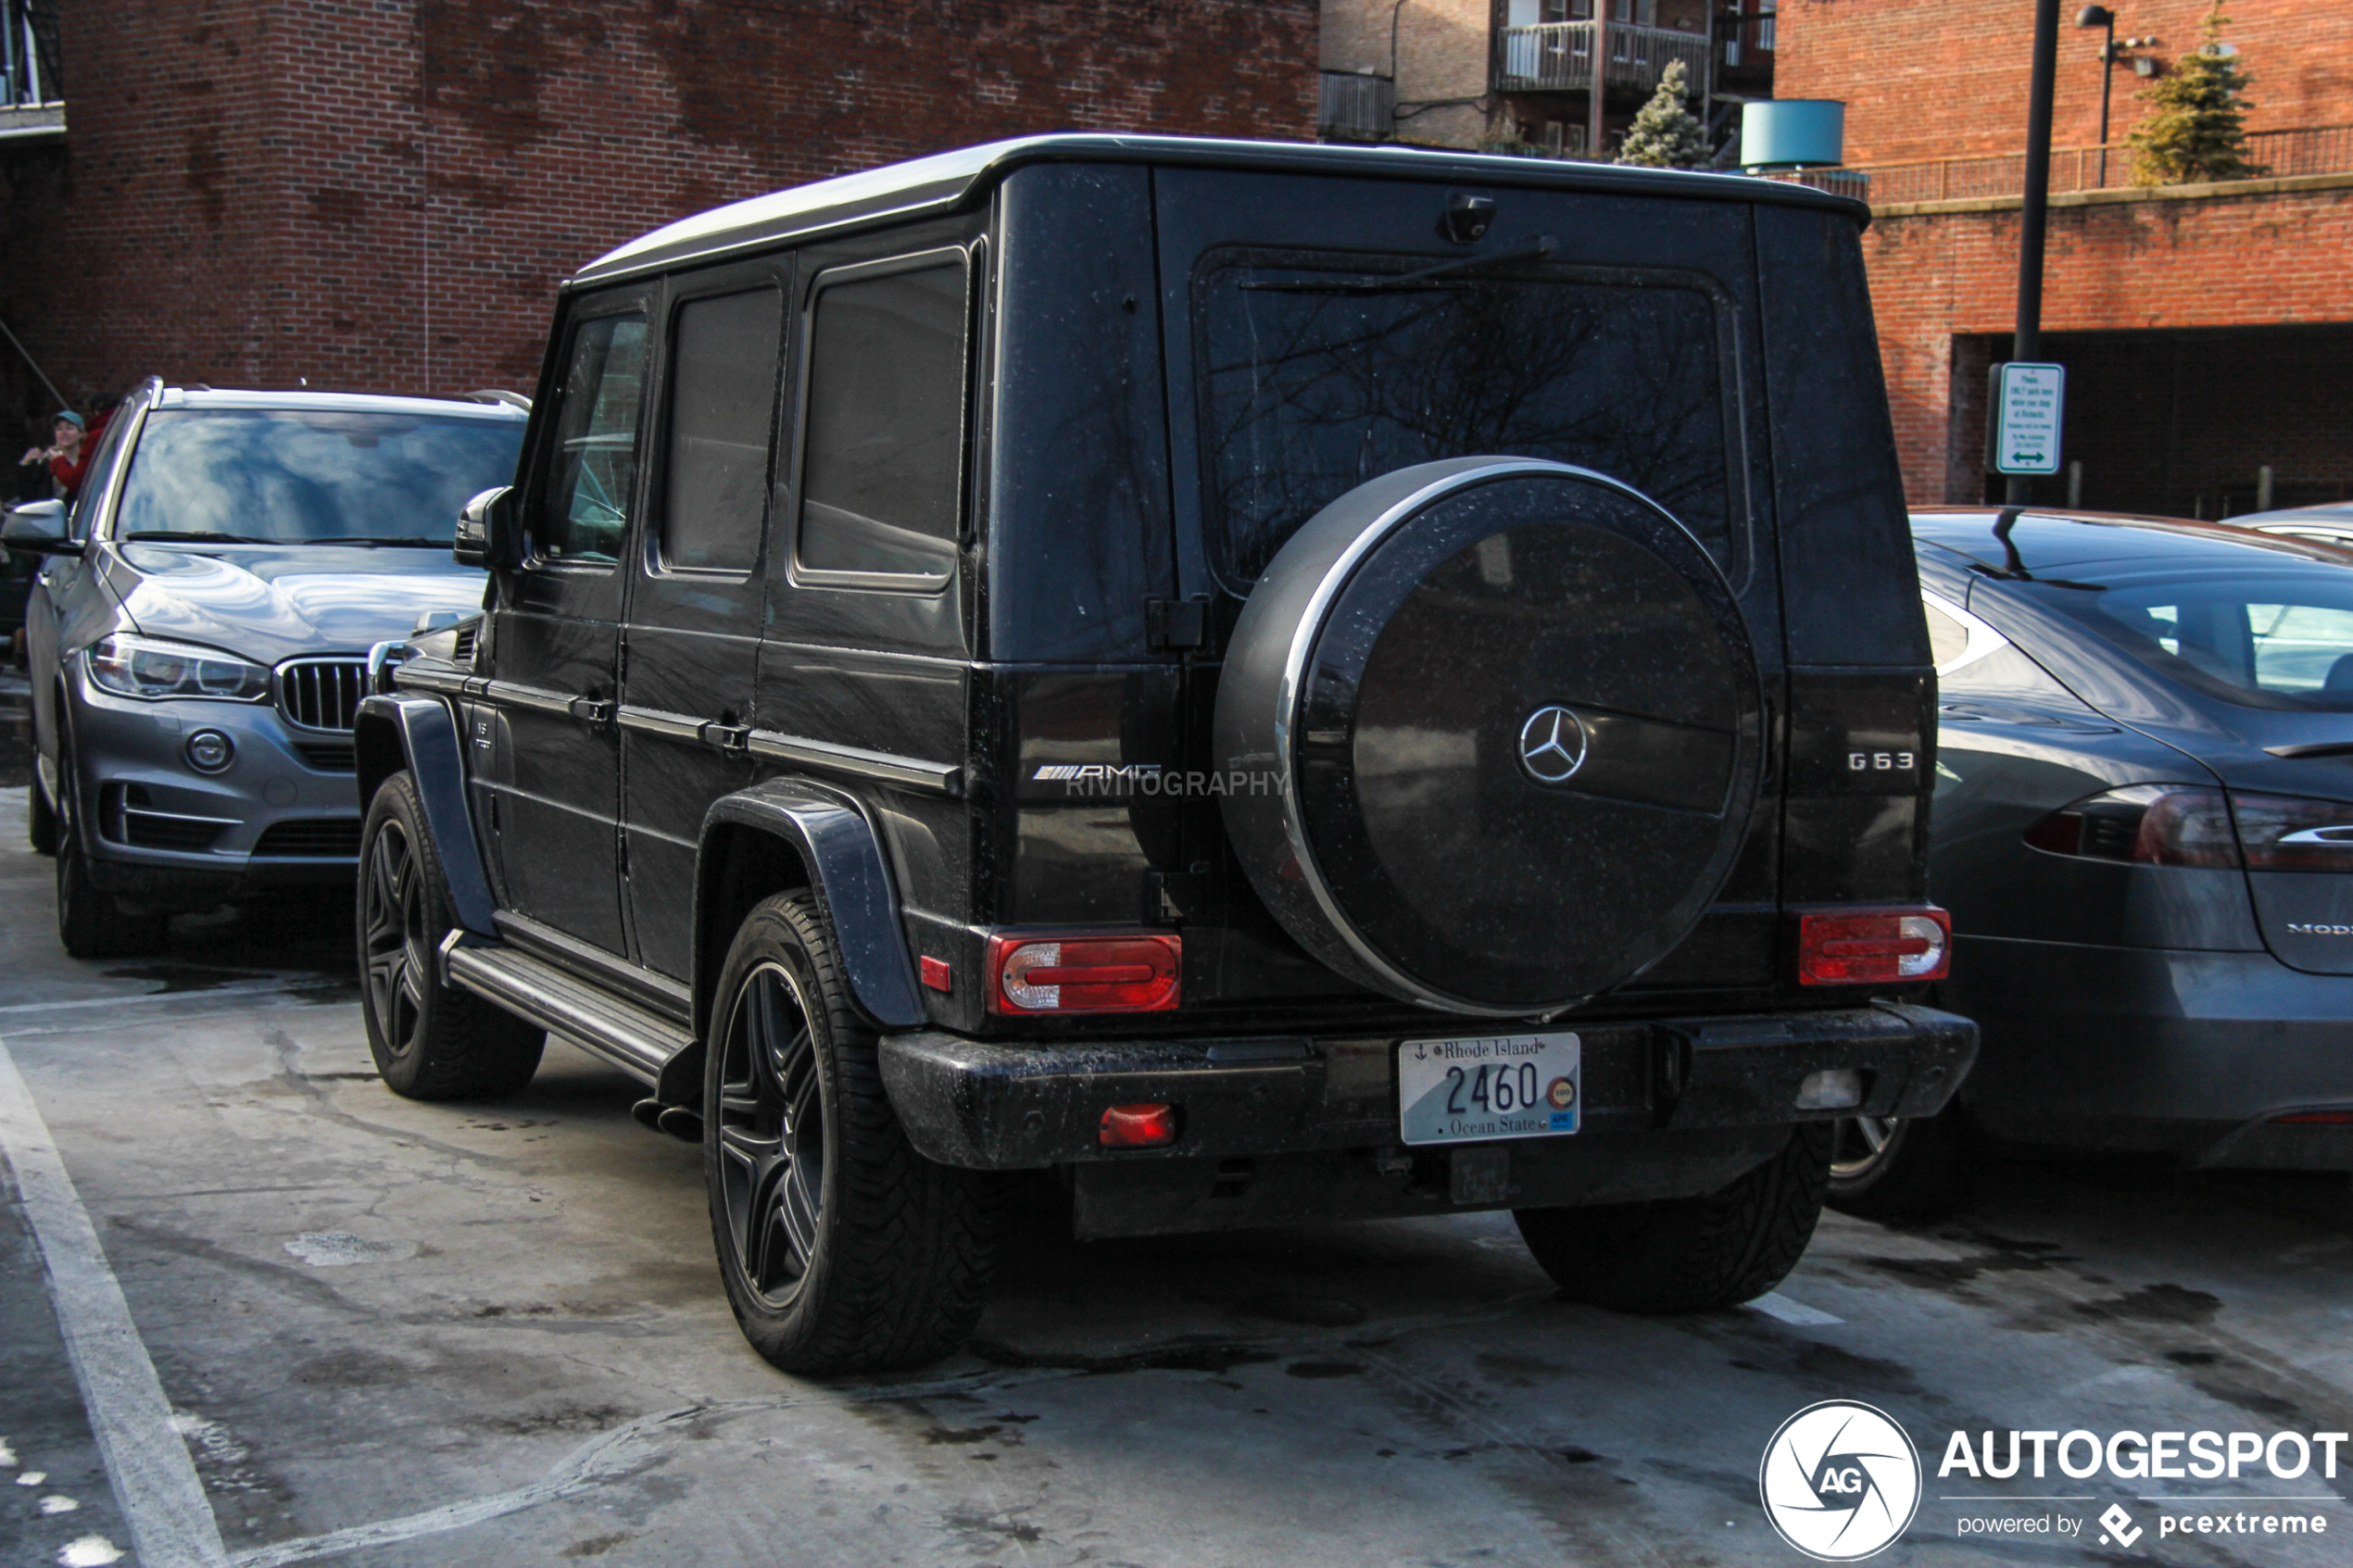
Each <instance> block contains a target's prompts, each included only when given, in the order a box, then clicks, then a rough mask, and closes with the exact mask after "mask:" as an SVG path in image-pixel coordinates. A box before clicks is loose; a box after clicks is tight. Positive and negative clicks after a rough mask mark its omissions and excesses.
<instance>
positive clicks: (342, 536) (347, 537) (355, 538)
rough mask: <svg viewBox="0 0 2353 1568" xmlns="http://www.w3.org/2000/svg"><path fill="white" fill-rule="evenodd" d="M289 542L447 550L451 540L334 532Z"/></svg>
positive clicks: (297, 543)
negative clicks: (322, 537) (321, 537)
mask: <svg viewBox="0 0 2353 1568" xmlns="http://www.w3.org/2000/svg"><path fill="white" fill-rule="evenodd" d="M288 543H289V544H295V545H393V546H399V547H400V548H402V549H412V550H415V549H424V550H446V549H447V548H448V547H449V541H448V540H447V539H421V538H418V537H416V536H415V535H413V534H410V535H407V536H395V535H392V534H386V533H334V534H330V535H329V536H327V537H326V538H324V539H294V540H289V541H288Z"/></svg>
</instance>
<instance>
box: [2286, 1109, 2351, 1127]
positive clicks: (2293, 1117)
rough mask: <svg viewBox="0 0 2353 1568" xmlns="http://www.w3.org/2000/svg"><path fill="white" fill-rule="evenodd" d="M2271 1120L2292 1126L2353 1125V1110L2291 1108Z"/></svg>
mask: <svg viewBox="0 0 2353 1568" xmlns="http://www.w3.org/2000/svg"><path fill="white" fill-rule="evenodd" d="M2271 1120H2272V1122H2273V1123H2286V1124H2288V1125H2289V1126H2292V1127H2353V1110H2291V1111H2289V1112H2288V1113H2287V1114H2286V1115H2284V1116H2274V1117H2272V1118H2271Z"/></svg>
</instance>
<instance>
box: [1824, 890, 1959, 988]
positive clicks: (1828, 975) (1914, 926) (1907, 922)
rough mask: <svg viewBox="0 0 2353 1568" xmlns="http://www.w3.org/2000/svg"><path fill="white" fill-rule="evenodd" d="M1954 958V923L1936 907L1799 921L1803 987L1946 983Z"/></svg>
mask: <svg viewBox="0 0 2353 1568" xmlns="http://www.w3.org/2000/svg"><path fill="white" fill-rule="evenodd" d="M1952 952H1953V920H1952V917H1951V916H1950V915H1947V914H1946V913H1945V912H1944V910H1943V909H1938V908H1937V907H1936V906H1935V905H1933V904H1921V905H1915V906H1913V907H1911V908H1908V909H1840V910H1837V911H1835V912H1825V913H1820V914H1800V915H1799V916H1798V917H1797V979H1798V983H1799V984H1800V985H1870V984H1873V983H1881V984H1884V983H1887V982H1890V981H1907V980H1942V979H1944V974H1945V971H1946V970H1947V969H1948V968H1949V967H1950V965H1951V961H1952Z"/></svg>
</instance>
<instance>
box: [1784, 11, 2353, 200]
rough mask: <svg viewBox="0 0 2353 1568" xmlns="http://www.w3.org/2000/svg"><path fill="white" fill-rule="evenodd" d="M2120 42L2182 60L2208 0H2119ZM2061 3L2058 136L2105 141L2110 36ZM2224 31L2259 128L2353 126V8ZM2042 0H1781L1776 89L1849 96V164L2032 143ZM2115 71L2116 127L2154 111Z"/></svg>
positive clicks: (2248, 20) (2268, 15)
mask: <svg viewBox="0 0 2353 1568" xmlns="http://www.w3.org/2000/svg"><path fill="white" fill-rule="evenodd" d="M2108 8H2109V9H2110V10H2112V11H2114V12H2115V13H2116V22H2117V27H2116V31H2117V36H2118V37H2119V38H2128V37H2146V36H2154V37H2156V38H2158V39H2159V40H2161V43H2160V44H2159V46H2158V47H2157V48H2155V49H2153V50H2148V51H2145V53H2148V54H2151V55H2154V56H2156V57H2157V58H2158V59H2159V60H2161V61H2164V62H2167V63H2171V61H2172V60H2173V59H2175V58H2177V57H2178V56H2180V55H2182V54H2183V53H2184V52H2185V51H2187V50H2189V49H2191V48H2194V47H2196V44H2197V42H2198V37H2199V34H2198V25H2199V22H2200V20H2201V19H2203V18H2204V17H2205V15H2206V12H2207V8H2208V6H2207V0H2112V3H2111V4H2110V5H2109V6H2108ZM2079 9H2081V7H2080V6H2076V5H2075V4H2074V3H2073V0H2068V3H2067V4H2066V5H2064V6H2061V7H2060V13H2061V14H2060V19H2059V53H2058V69H2057V77H2056V94H2055V98H2054V102H2053V108H2052V122H2051V123H2052V144H2054V145H2056V146H2061V147H2074V146H2090V145H2092V144H2095V143H2096V142H2097V141H2098V140H2099V124H2100V63H2099V49H2100V37H2101V35H2100V34H2099V33H2098V32H2096V31H2079V30H2078V29H2077V28H2075V27H2074V26H2073V25H2072V24H2073V22H2074V19H2075V13H2076V11H2077V10H2079ZM2229 14H2230V18H2231V21H2230V25H2229V27H2228V28H2227V29H2226V30H2225V32H2224V37H2226V38H2227V39H2229V40H2230V41H2232V42H2233V43H2234V44H2237V45H2238V47H2239V55H2240V63H2241V64H2242V65H2243V66H2244V67H2245V68H2246V69H2247V70H2248V71H2249V72H2250V73H2251V74H2252V75H2253V76H2254V78H2255V85H2254V87H2253V89H2252V91H2251V93H2250V94H2249V97H2250V98H2251V100H2252V102H2253V105H2254V107H2253V109H2252V112H2250V113H2249V115H2248V116H2247V127H2248V129H2249V130H2254V131H2264V130H2274V129H2284V128H2286V127H2290V126H2301V125H2342V124H2345V123H2347V122H2348V121H2353V5H2346V4H2344V3H2343V0H2232V4H2231V6H2230V7H2229ZM2033 27H2034V7H2033V6H2032V5H2031V4H2029V3H2028V0H1868V3H1864V0H1782V5H1781V8H1780V25H1779V28H1778V30H1777V31H1778V33H1779V39H1778V46H1777V49H1776V56H1775V66H1774V82H1773V93H1774V95H1775V96H1776V97H1781V98H1840V99H1843V100H1844V101H1845V103H1846V161H1847V162H1848V163H1850V164H1868V163H1892V162H1901V161H1905V160H1908V159H1913V158H1942V157H1964V156H1968V155H1972V154H1980V153H2014V152H2017V151H2019V150H2020V147H2021V145H2022V144H2023V142H2024V139H2025V134H2026V132H2025V126H2026V86H2027V76H2028V72H2029V69H2030V68H2031V66H2032V58H2033V50H2034V39H2033ZM2144 85H2145V82H2143V81H2142V80H2141V79H2140V78H2139V77H2136V76H2134V75H2133V72H2132V70H2131V69H2130V68H2129V67H2127V66H2123V65H2121V64H2120V65H2119V66H2118V68H2117V70H2116V79H2115V89H2114V91H2115V97H2114V110H2113V114H2114V119H2113V127H2114V128H2113V130H2112V131H2111V132H2110V136H2111V138H2112V139H2115V140H2121V139H2122V137H2123V135H2124V133H2125V132H2128V131H2130V130H2131V129H2132V127H2133V123H2134V122H2135V121H2136V120H2137V119H2139V118H2140V117H2141V115H2142V114H2143V113H2144V112H2145V107H2144V106H2142V105H2140V104H2136V103H2134V102H2133V96H2132V94H2133V92H2134V91H2135V90H2136V89H2138V88H2140V87H2142V86H2144Z"/></svg>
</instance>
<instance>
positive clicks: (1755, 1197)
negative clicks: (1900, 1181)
mask: <svg viewBox="0 0 2353 1568" xmlns="http://www.w3.org/2000/svg"><path fill="white" fill-rule="evenodd" d="M1830 1162H1831V1124H1830V1123H1827V1122H1806V1123H1799V1124H1798V1125H1796V1126H1794V1127H1793V1128H1791V1129H1790V1137H1789V1142H1788V1143H1786V1144H1785V1145H1783V1146H1782V1148H1781V1150H1780V1153H1778V1154H1776V1155H1774V1156H1773V1158H1772V1159H1770V1160H1767V1161H1765V1163H1764V1164H1762V1165H1759V1166H1757V1167H1756V1168H1755V1170H1753V1171H1750V1172H1749V1173H1747V1174H1745V1175H1743V1176H1741V1177H1740V1178H1738V1179H1737V1180H1735V1181H1733V1182H1732V1183H1730V1185H1727V1186H1725V1187H1723V1188H1721V1189H1720V1190H1718V1191H1716V1192H1712V1193H1708V1194H1706V1195H1705V1196H1704V1197H1700V1198H1658V1199H1654V1200H1652V1201H1650V1202H1645V1203H1613V1204H1598V1205H1593V1206H1591V1207H1587V1208H1580V1209H1520V1210H1514V1212H1513V1215H1512V1217H1513V1218H1514V1219H1516V1220H1517V1221H1518V1222H1519V1234H1520V1237H1521V1239H1523V1240H1524V1241H1526V1242H1527V1243H1528V1249H1529V1251H1530V1252H1531V1253H1533V1254H1535V1257H1536V1261H1537V1262H1538V1263H1539V1264H1541V1266H1542V1268H1543V1270H1544V1272H1545V1273H1548V1274H1550V1275H1552V1276H1553V1280H1554V1283H1555V1284H1557V1285H1558V1286H1560V1287H1561V1293H1562V1294H1563V1295H1564V1296H1566V1297H1567V1298H1570V1299H1572V1300H1578V1301H1588V1302H1591V1303H1592V1304H1593V1305H1594V1306H1597V1307H1607V1308H1610V1309H1612V1310H1613V1311H1621V1312H1642V1313H1667V1312H1704V1311H1712V1310H1714V1309H1717V1308H1720V1307H1730V1306H1736V1305H1738V1304H1739V1303H1741V1302H1743V1301H1750V1300H1754V1299H1755V1298H1757V1297H1759V1296H1762V1295H1764V1294H1765V1293H1766V1292H1767V1291H1768V1290H1770V1289H1772V1288H1773V1286H1776V1285H1779V1284H1780V1282H1781V1281H1782V1280H1783V1279H1784V1278H1786V1277H1787V1276H1788V1274H1789V1272H1790V1270H1792V1269H1793V1268H1795V1267H1796V1266H1797V1261H1798V1260H1799V1259H1800V1258H1801V1257H1803V1256H1805V1253H1806V1243H1807V1242H1808V1241H1810V1240H1811V1239H1812V1238H1813V1236H1814V1224H1815V1222H1816V1221H1818V1219H1820V1218H1821V1213H1822V1198H1823V1193H1824V1191H1825V1189H1826V1187H1827V1186H1828V1184H1829V1180H1830Z"/></svg>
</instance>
